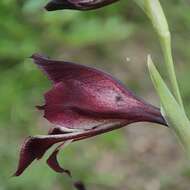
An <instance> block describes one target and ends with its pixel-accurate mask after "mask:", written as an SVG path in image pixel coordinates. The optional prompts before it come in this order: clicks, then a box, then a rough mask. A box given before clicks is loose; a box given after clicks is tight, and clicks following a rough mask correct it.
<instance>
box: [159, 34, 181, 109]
mask: <svg viewBox="0 0 190 190" xmlns="http://www.w3.org/2000/svg"><path fill="white" fill-rule="evenodd" d="M160 44H161V48H162V52H163V55H164V59H165V64H166V68H167V71H168V76H169V80H170V83H171V87H172V92H173V93H174V96H175V98H176V100H177V102H178V103H179V104H180V106H181V107H182V108H183V109H184V107H183V101H182V98H181V94H180V90H179V86H178V82H177V78H176V73H175V69H174V62H173V58H172V50H171V36H170V33H168V34H167V35H162V36H160Z"/></svg>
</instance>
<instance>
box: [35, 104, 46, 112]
mask: <svg viewBox="0 0 190 190" xmlns="http://www.w3.org/2000/svg"><path fill="white" fill-rule="evenodd" d="M45 106H46V105H42V106H38V105H37V106H35V107H36V108H37V109H38V110H40V111H41V110H45Z"/></svg>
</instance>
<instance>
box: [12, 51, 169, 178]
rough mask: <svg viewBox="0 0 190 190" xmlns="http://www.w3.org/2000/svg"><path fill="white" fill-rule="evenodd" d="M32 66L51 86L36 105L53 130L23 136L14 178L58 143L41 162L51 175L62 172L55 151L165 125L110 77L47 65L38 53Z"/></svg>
mask: <svg viewBox="0 0 190 190" xmlns="http://www.w3.org/2000/svg"><path fill="white" fill-rule="evenodd" d="M32 58H33V59H34V62H35V63H36V64H37V65H38V66H39V67H40V69H41V70H43V71H44V73H45V74H46V75H47V76H48V78H49V79H50V80H51V81H52V82H53V87H52V89H50V90H49V91H48V92H46V93H45V95H44V96H45V104H44V105H43V106H37V107H38V109H40V110H43V111H44V117H45V118H46V119H47V120H48V121H50V122H51V123H53V124H54V125H55V127H53V128H52V129H50V130H49V133H48V135H39V136H35V137H28V138H27V139H26V140H25V142H24V143H23V146H22V148H21V153H20V161H19V165H18V168H17V171H16V173H15V175H17V176H18V175H20V174H22V172H23V171H24V170H25V169H26V167H28V166H29V165H30V163H31V162H32V161H33V160H35V159H40V158H41V157H42V156H43V155H44V153H45V152H46V151H47V149H49V148H50V147H51V146H52V145H54V144H58V147H57V148H56V149H55V151H53V153H52V154H51V155H50V157H49V159H48V160H47V163H48V165H49V166H50V167H51V168H52V169H54V170H55V171H57V172H66V173H67V174H68V175H70V172H69V171H68V170H64V169H63V168H61V167H60V166H59V164H58V162H57V158H56V156H57V153H58V152H59V150H60V148H61V146H64V145H65V144H66V143H68V142H74V141H78V140H82V139H86V138H90V137H93V136H95V135H99V134H102V133H105V132H108V131H111V130H114V129H118V128H121V127H124V126H126V125H128V124H130V123H134V122H140V121H147V122H152V123H159V124H163V125H167V124H166V122H165V120H164V118H163V117H162V115H161V113H160V110H159V109H158V108H156V107H154V106H152V105H150V104H148V103H146V102H144V101H143V100H142V99H140V98H138V97H136V96H135V95H134V94H133V93H132V92H131V91H130V90H128V89H127V88H125V87H124V86H123V85H122V84H121V83H120V82H118V81H117V80H116V79H114V78H113V77H112V76H111V75H109V74H107V73H104V72H103V71H100V70H97V69H94V68H91V67H87V66H84V65H79V64H74V63H69V62H65V61H57V60H51V59H48V58H46V57H43V56H41V55H38V54H34V55H33V56H32Z"/></svg>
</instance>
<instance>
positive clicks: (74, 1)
mask: <svg viewBox="0 0 190 190" xmlns="http://www.w3.org/2000/svg"><path fill="white" fill-rule="evenodd" d="M116 1H119V0H51V1H50V2H49V3H48V4H47V5H46V6H45V8H46V10H48V11H55V10H60V9H76V10H91V9H98V8H101V7H103V6H106V5H109V4H112V3H114V2H116Z"/></svg>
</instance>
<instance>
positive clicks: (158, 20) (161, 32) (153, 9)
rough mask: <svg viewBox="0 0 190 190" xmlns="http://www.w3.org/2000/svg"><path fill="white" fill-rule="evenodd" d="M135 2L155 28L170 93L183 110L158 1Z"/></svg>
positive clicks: (169, 36) (168, 35)
mask: <svg viewBox="0 0 190 190" xmlns="http://www.w3.org/2000/svg"><path fill="white" fill-rule="evenodd" d="M135 2H136V3H137V4H138V6H139V7H140V8H141V9H142V10H143V11H144V12H145V13H146V14H147V16H148V17H149V18H150V20H151V22H152V24H153V27H154V28H155V30H156V33H157V34H158V36H159V40H160V44H161V48H162V51H163V54H164V59H165V64H166V69H167V72H168V77H169V80H170V83H171V87H172V92H173V94H174V96H175V98H176V100H177V102H178V103H179V104H180V106H181V107H182V109H184V107H183V101H182V98H181V95H180V90H179V86H178V82H177V78H176V74H175V69H174V62H173V58H172V49H171V35H170V31H169V28H168V23H167V19H166V17H165V14H164V11H163V9H162V6H161V4H160V2H159V0H135Z"/></svg>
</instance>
